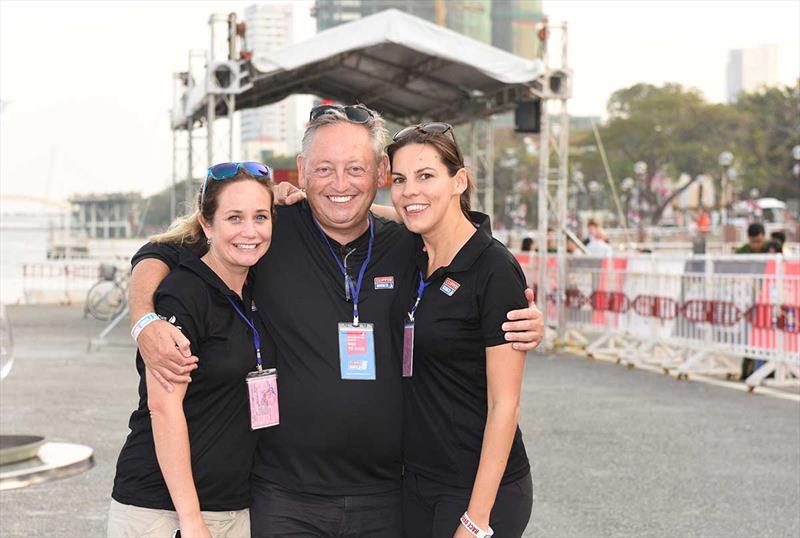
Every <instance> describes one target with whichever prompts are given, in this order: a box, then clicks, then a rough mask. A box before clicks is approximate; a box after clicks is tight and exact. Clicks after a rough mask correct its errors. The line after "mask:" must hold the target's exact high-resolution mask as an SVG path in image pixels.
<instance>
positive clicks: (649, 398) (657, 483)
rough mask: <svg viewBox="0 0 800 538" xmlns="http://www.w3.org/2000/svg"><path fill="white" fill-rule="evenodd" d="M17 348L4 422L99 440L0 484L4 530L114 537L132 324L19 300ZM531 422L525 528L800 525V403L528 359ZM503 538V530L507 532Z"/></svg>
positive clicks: (559, 531) (1, 397) (750, 532)
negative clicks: (23, 481) (112, 514)
mask: <svg viewBox="0 0 800 538" xmlns="http://www.w3.org/2000/svg"><path fill="white" fill-rule="evenodd" d="M9 317H10V319H11V321H12V323H13V325H14V330H15V334H14V336H15V344H16V352H15V355H16V357H17V359H16V364H15V365H14V369H13V370H12V371H11V374H10V376H9V377H8V378H7V379H6V380H4V381H3V383H2V385H1V386H0V410H1V413H0V433H3V434H12V433H16V434H39V435H44V436H46V437H47V439H48V440H50V441H56V440H59V441H69V442H74V443H82V444H87V445H90V446H92V447H93V448H94V449H95V461H96V465H95V467H94V468H93V469H91V470H90V471H88V472H85V473H83V474H81V475H79V476H75V477H72V478H67V479H63V480H57V481H53V482H49V483H45V484H40V485H36V486H31V487H28V488H24V489H19V490H9V491H4V492H2V493H0V536H2V537H4V538H5V537H31V536H41V537H45V536H46V537H62V536H63V537H94V536H98V537H99V536H104V535H105V516H106V509H107V505H108V499H109V493H110V491H111V483H112V480H113V475H114V465H115V462H116V457H117V454H118V452H119V449H120V447H121V446H122V442H123V440H124V438H125V435H126V433H127V419H128V416H129V414H130V412H131V410H132V409H133V407H134V405H135V404H136V382H137V376H136V372H135V370H134V367H133V347H132V345H131V343H130V336H129V335H128V334H127V328H126V327H125V326H123V327H119V328H118V329H117V330H115V331H114V332H113V333H112V334H111V336H110V339H109V342H110V343H109V345H107V346H106V347H104V348H102V349H101V350H100V351H96V352H93V353H88V352H87V343H88V341H89V339H90V337H92V336H94V335H96V334H97V333H99V332H100V330H101V329H102V327H103V324H102V323H100V322H96V321H94V320H84V319H82V312H81V310H80V309H78V308H74V307H10V308H9ZM525 375H526V378H525V385H524V394H523V409H522V419H521V422H522V429H523V431H524V433H525V442H526V445H527V447H528V454H529V457H530V458H531V460H532V462H533V468H534V490H535V503H534V516H533V519H532V521H531V524H530V525H529V529H528V532H527V533H526V536H531V537H533V536H536V537H579V536H580V537H583V536H585V537H595V536H637V537H670V536H676V537H677V536H681V537H683V536H709V537H717V536H719V537H723V536H724V537H728V536H730V537H735V536H742V537H744V536H747V537H749V536H770V537H772V536H776V537H777V536H787V537H791V536H800V510H799V509H798V507H799V506H800V405H798V404H797V403H796V402H791V401H786V400H780V399H775V398H769V397H766V396H759V395H753V394H747V393H744V392H740V391H735V390H730V389H726V388H724V387H718V386H712V385H707V384H702V383H696V382H676V381H675V380H674V379H671V378H669V377H667V376H662V375H657V374H654V373H651V372H645V371H640V370H628V369H626V368H623V367H619V366H616V365H612V364H607V363H600V362H592V361H587V360H586V359H582V358H578V357H574V356H569V355H561V356H558V357H554V358H553V357H549V356H547V355H543V354H539V353H533V354H531V355H529V360H528V365H527V369H526V374H525ZM498 538H502V537H498Z"/></svg>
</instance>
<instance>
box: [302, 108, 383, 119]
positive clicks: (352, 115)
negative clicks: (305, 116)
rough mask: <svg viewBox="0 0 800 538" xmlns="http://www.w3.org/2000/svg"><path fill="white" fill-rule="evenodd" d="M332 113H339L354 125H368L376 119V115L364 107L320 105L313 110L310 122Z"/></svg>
mask: <svg viewBox="0 0 800 538" xmlns="http://www.w3.org/2000/svg"><path fill="white" fill-rule="evenodd" d="M332 111H336V112H339V113H341V114H343V115H344V117H345V118H347V119H348V120H349V121H351V122H353V123H367V122H368V121H369V120H371V119H372V118H374V117H375V114H374V113H373V112H372V111H371V110H370V109H368V108H367V107H365V106H364V105H347V106H343V105H319V106H315V107H314V108H312V109H311V114H310V115H309V121H314V120H315V119H317V118H319V117H320V116H322V115H323V114H330V113H331V112H332Z"/></svg>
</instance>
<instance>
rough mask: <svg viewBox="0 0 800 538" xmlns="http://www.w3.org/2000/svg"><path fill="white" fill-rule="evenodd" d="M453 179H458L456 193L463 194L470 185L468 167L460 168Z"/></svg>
mask: <svg viewBox="0 0 800 538" xmlns="http://www.w3.org/2000/svg"><path fill="white" fill-rule="evenodd" d="M453 179H455V181H456V184H455V194H457V195H458V196H461V195H462V194H463V193H464V191H466V190H467V187H468V186H469V176H467V169H466V168H460V169H459V170H458V172H456V175H455V176H453Z"/></svg>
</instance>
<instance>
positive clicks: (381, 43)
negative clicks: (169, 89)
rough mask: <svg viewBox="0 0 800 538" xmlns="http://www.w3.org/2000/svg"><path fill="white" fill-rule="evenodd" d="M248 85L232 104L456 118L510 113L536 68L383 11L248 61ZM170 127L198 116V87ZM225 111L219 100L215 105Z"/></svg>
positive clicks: (406, 119)
mask: <svg viewBox="0 0 800 538" xmlns="http://www.w3.org/2000/svg"><path fill="white" fill-rule="evenodd" d="M252 68H253V69H252V80H253V87H252V88H251V89H249V90H247V91H245V92H244V93H241V94H239V95H238V96H237V98H236V109H244V108H253V107H259V106H263V105H267V104H271V103H275V102H277V101H280V100H281V99H284V98H285V97H287V96H289V95H292V94H303V93H307V94H314V95H317V96H319V97H322V98H326V99H333V100H335V101H339V102H343V103H356V102H359V103H364V104H365V105H367V106H368V107H370V108H373V109H375V110H377V111H379V112H380V113H381V114H383V115H384V116H385V117H387V118H388V119H391V120H394V121H397V122H399V123H411V122H416V121H420V120H439V121H447V122H450V123H454V124H455V123H462V122H465V121H469V120H471V119H473V118H477V117H484V116H487V115H489V114H493V113H496V112H501V111H505V110H511V109H513V108H514V106H515V102H516V101H517V100H518V99H520V98H521V97H523V96H525V95H527V88H528V87H529V86H530V85H531V84H532V83H533V82H534V81H535V80H537V79H539V78H540V77H541V76H542V75H543V73H544V67H543V64H542V62H541V61H539V60H527V59H525V58H521V57H519V56H515V55H513V54H511V53H508V52H505V51H503V50H500V49H497V48H494V47H491V46H489V45H486V44H484V43H481V42H479V41H476V40H474V39H471V38H469V37H466V36H463V35H461V34H459V33H456V32H453V31H452V30H449V29H447V28H443V27H441V26H437V25H435V24H433V23H430V22H428V21H425V20H423V19H420V18H418V17H414V16H413V15H409V14H407V13H405V12H402V11H398V10H395V9H390V10H386V11H383V12H381V13H377V14H375V15H371V16H369V17H365V18H362V19H358V20H356V21H353V22H350V23H346V24H343V25H340V26H337V27H334V28H331V29H329V30H326V31H324V32H320V33H319V34H317V35H315V36H314V37H313V38H311V39H309V40H306V41H303V42H301V43H297V44H294V45H290V46H288V47H284V48H282V49H279V50H276V51H273V52H271V53H270V54H268V55H262V56H255V57H254V58H253V59H252ZM184 99H185V103H186V108H185V109H184V110H183V111H173V118H172V119H173V126H174V127H176V128H180V125H185V124H186V119H187V116H188V115H191V116H192V118H193V119H194V120H195V121H197V120H200V119H201V118H202V117H203V116H204V115H205V110H206V109H205V104H204V103H205V101H206V95H205V90H204V89H202V88H199V87H198V88H195V89H194V91H192V92H190V93H189V94H187V95H185V96H184ZM217 112H218V114H225V113H226V112H227V111H226V110H225V105H224V103H222V102H220V103H218V106H217Z"/></svg>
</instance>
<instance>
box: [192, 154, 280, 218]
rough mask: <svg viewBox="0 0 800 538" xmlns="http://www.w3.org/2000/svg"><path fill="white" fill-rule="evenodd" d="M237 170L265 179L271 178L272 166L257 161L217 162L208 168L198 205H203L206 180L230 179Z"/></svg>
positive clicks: (206, 185)
mask: <svg viewBox="0 0 800 538" xmlns="http://www.w3.org/2000/svg"><path fill="white" fill-rule="evenodd" d="M239 170H244V171H245V172H247V173H248V174H250V175H251V176H253V177H255V178H260V177H264V178H266V179H267V180H270V179H272V168H270V167H269V166H267V165H266V164H262V163H257V162H243V163H238V162H237V163H218V164H215V165H213V166H211V167H210V168H209V169H208V175H207V176H206V180H205V181H204V182H203V189H202V190H201V191H200V207H203V201H204V200H205V197H206V188H207V187H208V180H209V179H213V180H214V181H224V180H226V179H230V178H232V177H234V176H236V174H238V173H239Z"/></svg>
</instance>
